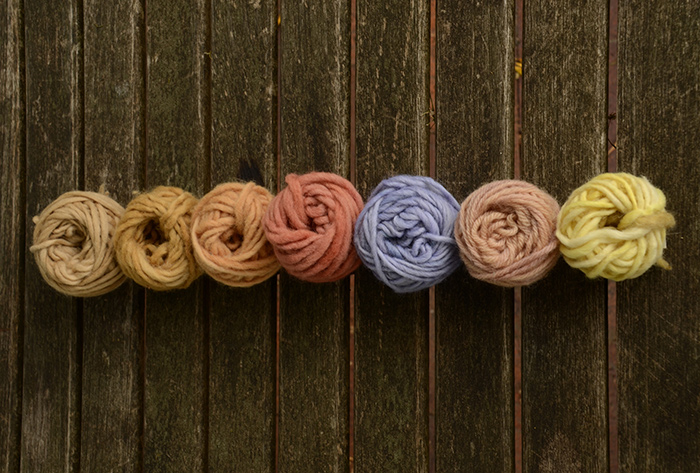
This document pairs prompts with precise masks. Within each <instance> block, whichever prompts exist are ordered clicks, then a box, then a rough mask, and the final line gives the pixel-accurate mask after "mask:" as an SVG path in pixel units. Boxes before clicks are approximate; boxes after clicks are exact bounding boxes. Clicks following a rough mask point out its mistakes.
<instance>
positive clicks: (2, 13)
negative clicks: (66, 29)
mask: <svg viewBox="0 0 700 473" xmlns="http://www.w3.org/2000/svg"><path fill="white" fill-rule="evenodd" d="M20 6H21V4H20V2H19V1H10V2H3V3H2V4H0V18H3V19H5V21H3V22H1V23H0V43H2V44H3V45H4V46H5V47H4V48H3V50H2V53H0V54H2V56H1V57H2V59H1V62H2V63H3V68H2V70H0V104H1V105H0V153H2V156H1V158H0V216H1V217H0V301H2V304H3V310H2V311H0V379H2V380H4V381H3V382H2V384H0V452H2V453H1V454H0V470H2V471H18V470H19V448H20V428H21V426H20V422H21V420H20V419H21V409H22V404H21V399H22V384H21V379H22V378H21V371H20V370H21V367H22V356H21V346H22V338H21V337H22V329H21V327H22V319H23V307H24V257H25V255H24V205H25V202H24V179H25V157H26V156H25V119H26V117H25V104H24V87H25V84H24V64H23V62H22V59H21V56H20V53H21V51H22V50H23V48H24V42H23V39H22V38H23V37H24V24H23V22H22V12H21V8H20Z"/></svg>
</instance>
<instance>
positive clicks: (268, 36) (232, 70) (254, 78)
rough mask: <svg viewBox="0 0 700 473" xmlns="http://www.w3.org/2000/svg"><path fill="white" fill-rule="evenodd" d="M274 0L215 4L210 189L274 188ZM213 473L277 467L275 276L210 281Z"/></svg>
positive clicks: (275, 17)
mask: <svg viewBox="0 0 700 473" xmlns="http://www.w3.org/2000/svg"><path fill="white" fill-rule="evenodd" d="M276 22H277V11H276V5H275V2H274V1H265V2H260V3H257V4H256V3H249V2H230V1H228V0H217V1H215V2H213V24H212V51H211V60H212V85H211V86H212V92H211V102H212V115H211V117H212V144H211V145H212V157H211V186H210V187H211V188H213V187H214V186H216V185H217V184H220V183H222V182H231V181H236V180H239V179H241V177H242V176H244V175H245V174H246V171H247V169H248V167H249V166H253V167H254V168H257V169H258V170H260V173H261V176H260V177H262V180H263V182H261V183H260V184H261V185H265V186H266V187H267V188H268V189H269V190H270V191H271V192H274V191H275V189H276V184H277V156H276V152H275V150H276V127H277V120H276V115H277V111H276V97H277V91H276V84H277V80H276V69H275V64H276V63H277V58H276V56H275V54H274V52H275V41H276ZM210 288H211V293H210V294H211V296H210V298H209V310H210V315H209V333H210V345H209V354H208V356H209V381H208V382H209V468H210V471H230V470H231V469H234V470H235V471H242V472H245V471H251V472H260V473H264V472H272V471H274V468H275V465H274V457H275V445H274V441H275V422H274V420H275V397H274V396H275V376H276V373H275V370H276V360H275V328H276V316H275V313H276V297H277V279H276V278H275V277H273V278H272V279H270V280H268V281H267V282H265V283H263V284H259V285H257V286H254V287H251V288H245V289H235V288H229V287H226V286H224V285H222V284H218V283H216V282H213V281H212V282H211V284H210Z"/></svg>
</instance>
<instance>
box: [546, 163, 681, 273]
mask: <svg viewBox="0 0 700 473" xmlns="http://www.w3.org/2000/svg"><path fill="white" fill-rule="evenodd" d="M665 207H666V196H664V194H663V192H661V191H660V190H659V189H657V188H656V187H654V186H652V185H651V184H650V183H649V181H648V180H647V179H646V178H644V177H636V176H633V175H631V174H626V173H607V174H601V175H599V176H597V177H595V178H593V179H592V180H590V181H588V182H587V183H586V184H584V185H582V186H581V187H579V188H578V189H576V190H575V191H574V192H573V193H572V194H571V196H570V197H569V199H568V200H567V201H566V203H565V204H564V206H563V207H562V209H561V212H560V213H559V218H558V221H557V238H559V241H560V242H561V252H562V254H563V255H564V259H565V260H566V262H567V263H569V264H570V265H571V266H572V267H574V268H579V269H580V270H581V271H583V272H584V273H585V274H586V276H588V277H589V278H596V277H598V276H601V277H604V278H607V279H612V280H614V281H622V280H625V279H631V278H636V277H638V276H640V275H641V274H642V273H644V272H645V271H646V270H647V269H649V268H650V267H651V266H652V265H654V264H657V265H659V266H661V267H662V268H665V269H670V266H669V264H668V263H667V262H666V261H664V260H663V259H662V257H661V256H662V253H663V250H664V248H666V229H668V228H671V227H673V226H674V225H675V220H674V218H673V216H672V215H671V214H669V213H668V212H666V210H665Z"/></svg>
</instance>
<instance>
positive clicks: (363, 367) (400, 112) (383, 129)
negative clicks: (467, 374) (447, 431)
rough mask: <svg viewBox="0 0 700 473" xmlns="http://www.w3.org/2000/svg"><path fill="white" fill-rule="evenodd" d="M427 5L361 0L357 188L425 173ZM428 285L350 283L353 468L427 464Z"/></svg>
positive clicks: (422, 467) (369, 278)
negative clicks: (401, 287)
mask: <svg viewBox="0 0 700 473" xmlns="http://www.w3.org/2000/svg"><path fill="white" fill-rule="evenodd" d="M429 11H430V10H429V2H427V1H425V0H416V1H413V0H412V1H410V2H406V1H401V0H397V1H393V0H392V1H388V2H373V1H367V0H359V1H358V2H357V99H356V100H357V102H356V104H357V105H356V107H357V115H356V116H357V125H356V126H357V128H356V130H357V131H356V133H357V189H358V191H359V192H360V194H361V195H362V196H363V198H364V199H367V198H368V197H369V194H370V192H371V191H372V189H373V188H374V187H375V186H376V185H377V184H379V182H380V181H381V180H382V179H384V178H386V177H389V176H393V175H396V174H417V175H427V174H428V164H429V156H428V124H429V122H430V113H429V110H430V103H429V95H428V66H429V63H428V51H429V32H430V30H429V22H428V20H429ZM427 468H428V291H427V290H426V291H421V292H419V293H416V294H401V295H399V294H396V293H394V292H393V291H392V290H391V289H389V288H388V287H385V286H383V285H382V284H378V283H377V280H376V278H375V277H374V276H373V275H372V273H371V272H370V271H369V270H367V269H366V268H361V269H360V270H359V271H358V273H357V278H356V286H355V471H357V472H363V473H364V472H375V471H385V472H393V471H406V472H409V471H410V472H414V471H415V472H419V471H427Z"/></svg>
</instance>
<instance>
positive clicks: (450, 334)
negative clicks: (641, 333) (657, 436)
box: [435, 0, 514, 471]
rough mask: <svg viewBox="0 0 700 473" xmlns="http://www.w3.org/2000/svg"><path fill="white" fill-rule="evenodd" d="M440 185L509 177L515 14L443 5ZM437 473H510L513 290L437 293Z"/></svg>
mask: <svg viewBox="0 0 700 473" xmlns="http://www.w3.org/2000/svg"><path fill="white" fill-rule="evenodd" d="M438 7H439V10H438V14H437V18H438V50H439V51H440V54H439V55H438V63H437V68H438V70H437V73H438V83H437V86H438V87H437V105H436V108H437V113H436V118H437V179H438V181H440V183H442V184H443V185H445V187H446V188H447V190H449V191H450V192H451V193H452V195H454V196H455V198H456V199H457V201H459V202H460V203H461V201H462V200H463V199H464V198H466V197H467V195H469V193H470V192H472V191H473V190H475V189H476V188H478V187H479V186H481V185H482V184H484V183H486V182H490V181H492V180H496V179H508V178H511V177H512V176H513V78H514V71H513V62H514V59H513V47H512V45H513V25H514V23H513V20H514V19H513V8H514V4H513V2H512V1H507V2H502V3H500V4H495V3H494V4H491V3H481V4H475V3H472V2H461V1H459V0H453V1H443V2H440V3H439V5H438ZM435 299H436V305H435V318H436V326H437V342H436V350H437V367H436V370H437V382H436V390H437V393H436V394H437V412H436V430H437V433H436V444H437V445H436V456H437V459H436V460H437V471H512V470H513V457H514V450H513V435H514V433H513V291H512V290H510V289H504V288H499V287H496V286H492V285H489V284H485V283H481V282H478V281H476V280H474V279H473V278H470V277H469V276H468V273H467V271H466V270H465V269H462V270H460V271H458V272H457V273H455V275H453V276H452V277H450V278H449V279H448V280H446V281H445V282H444V283H443V284H440V285H438V286H437V287H436V289H435Z"/></svg>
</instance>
